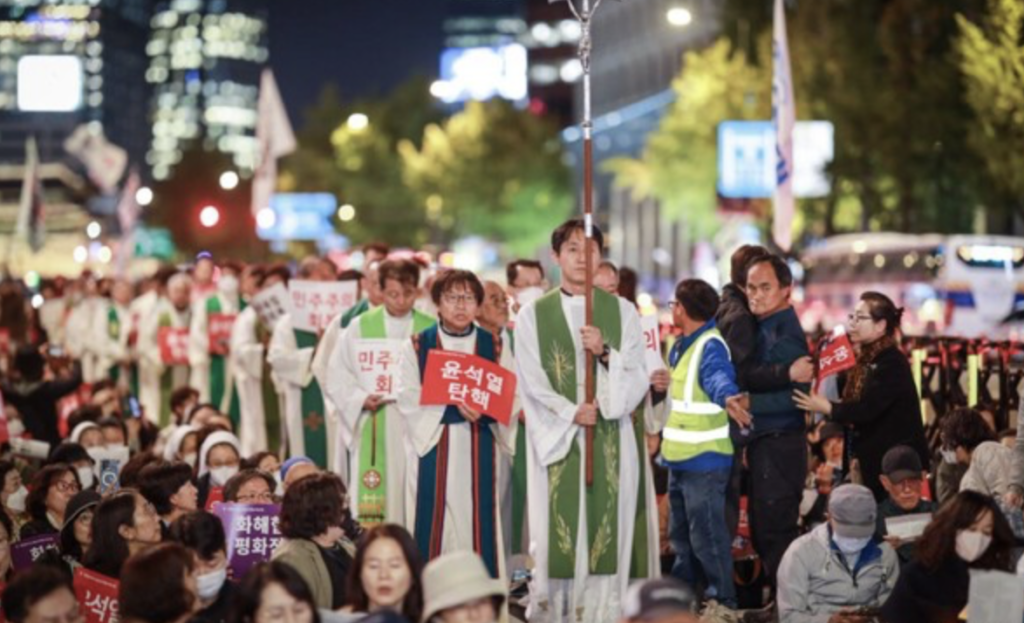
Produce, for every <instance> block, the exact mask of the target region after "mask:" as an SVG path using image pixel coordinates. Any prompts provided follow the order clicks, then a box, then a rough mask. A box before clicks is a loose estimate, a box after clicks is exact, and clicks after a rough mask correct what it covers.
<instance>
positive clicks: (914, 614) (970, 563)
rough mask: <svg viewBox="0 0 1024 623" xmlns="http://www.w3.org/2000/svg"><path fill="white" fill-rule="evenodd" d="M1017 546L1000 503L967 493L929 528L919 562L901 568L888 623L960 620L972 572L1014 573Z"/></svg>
mask: <svg viewBox="0 0 1024 623" xmlns="http://www.w3.org/2000/svg"><path fill="white" fill-rule="evenodd" d="M1014 547H1015V542H1014V538H1013V531H1012V530H1011V529H1010V526H1009V524H1007V523H1006V519H1004V518H1003V513H1002V511H1000V509H999V506H998V505H997V504H996V502H995V500H993V499H992V498H990V497H988V496H986V495H982V494H981V493H978V492H977V491H961V492H960V493H958V494H957V495H956V497H954V498H953V499H952V500H950V501H949V502H947V503H946V504H945V505H944V506H943V507H942V508H941V509H939V512H937V513H936V514H935V518H934V519H932V522H931V523H930V524H928V527H927V528H925V530H924V534H923V535H922V536H921V540H920V542H919V543H918V545H917V551H916V555H915V558H914V560H912V561H911V562H910V563H909V564H907V565H905V566H904V567H903V569H901V571H900V577H899V581H898V582H897V583H896V587H895V588H894V589H893V591H892V594H891V595H890V596H889V599H888V601H886V602H885V605H883V606H882V612H881V614H882V620H883V621H887V622H888V621H893V622H902V621H927V622H928V623H954V622H955V621H959V620H960V613H961V612H963V609H964V607H965V606H967V595H968V590H969V587H970V582H971V578H970V572H971V570H972V569H982V570H996V571H1007V572H1011V571H1013V567H1012V566H1011V554H1012V550H1013V548H1014ZM1016 616H1017V618H1020V613H1018V614H1017V615H1016ZM1014 620H1015V619H1014Z"/></svg>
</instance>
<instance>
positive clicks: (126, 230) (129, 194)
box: [116, 169, 142, 276]
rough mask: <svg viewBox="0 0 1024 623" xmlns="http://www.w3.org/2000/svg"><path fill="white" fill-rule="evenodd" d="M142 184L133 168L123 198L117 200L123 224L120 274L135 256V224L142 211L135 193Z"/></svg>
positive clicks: (117, 270) (118, 253)
mask: <svg viewBox="0 0 1024 623" xmlns="http://www.w3.org/2000/svg"><path fill="white" fill-rule="evenodd" d="M140 185H141V182H140V180H139V172H138V171H137V170H135V169H132V172H131V173H130V174H129V175H128V181H127V182H125V185H124V190H122V191H121V200H120V201H118V202H117V221H118V223H119V224H120V225H121V242H120V244H119V245H118V247H117V264H116V272H117V275H118V276H124V274H125V270H126V269H127V268H128V262H129V261H131V259H132V257H134V256H135V224H136V223H137V222H138V220H139V212H141V211H142V207H141V206H140V205H139V202H138V200H137V199H136V198H135V194H136V193H137V192H138V191H139V186H140Z"/></svg>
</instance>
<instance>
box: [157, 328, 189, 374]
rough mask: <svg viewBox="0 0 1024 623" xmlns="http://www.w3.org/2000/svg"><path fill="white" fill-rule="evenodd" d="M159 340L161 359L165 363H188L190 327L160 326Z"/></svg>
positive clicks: (183, 364) (180, 364) (171, 364)
mask: <svg viewBox="0 0 1024 623" xmlns="http://www.w3.org/2000/svg"><path fill="white" fill-rule="evenodd" d="M157 341H158V342H159V343H160V360H161V361H163V362H164V365H166V366H187V365H188V329H175V328H173V327H160V331H159V333H157Z"/></svg>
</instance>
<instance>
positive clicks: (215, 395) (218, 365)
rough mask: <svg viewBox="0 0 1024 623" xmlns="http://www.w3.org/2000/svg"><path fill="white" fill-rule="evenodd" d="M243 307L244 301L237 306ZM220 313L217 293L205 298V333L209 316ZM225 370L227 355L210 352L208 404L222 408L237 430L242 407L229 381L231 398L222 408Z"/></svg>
mask: <svg viewBox="0 0 1024 623" xmlns="http://www.w3.org/2000/svg"><path fill="white" fill-rule="evenodd" d="M243 309H245V302H244V301H243V302H242V303H241V305H240V306H239V311H241V310H243ZM222 313H224V308H223V306H222V305H221V304H220V296H219V295H217V294H214V295H213V296H211V297H209V298H207V299H206V322H207V335H209V322H210V316H211V315H213V314H222ZM227 370H228V361H227V357H225V356H224V355H216V354H213V353H210V404H212V405H213V406H215V407H217V410H218V411H220V410H223V411H224V412H225V413H227V414H228V417H229V418H231V425H232V426H233V427H234V429H235V430H238V425H239V423H240V422H241V420H242V409H241V405H239V403H238V388H237V387H235V384H234V383H231V400H230V401H229V404H228V408H227V409H226V410H225V409H224V394H225V393H226V392H227V388H228V374H227Z"/></svg>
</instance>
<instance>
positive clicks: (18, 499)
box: [7, 485, 28, 513]
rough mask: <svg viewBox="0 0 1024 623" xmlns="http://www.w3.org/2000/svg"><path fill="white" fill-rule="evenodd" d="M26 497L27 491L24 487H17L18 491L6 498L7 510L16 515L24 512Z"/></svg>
mask: <svg viewBox="0 0 1024 623" xmlns="http://www.w3.org/2000/svg"><path fill="white" fill-rule="evenodd" d="M27 497H28V489H26V488H25V485H22V486H20V487H18V490H17V491H15V492H14V493H12V494H10V495H9V496H7V508H9V509H11V510H12V511H14V512H16V513H24V512H25V498H27Z"/></svg>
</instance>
